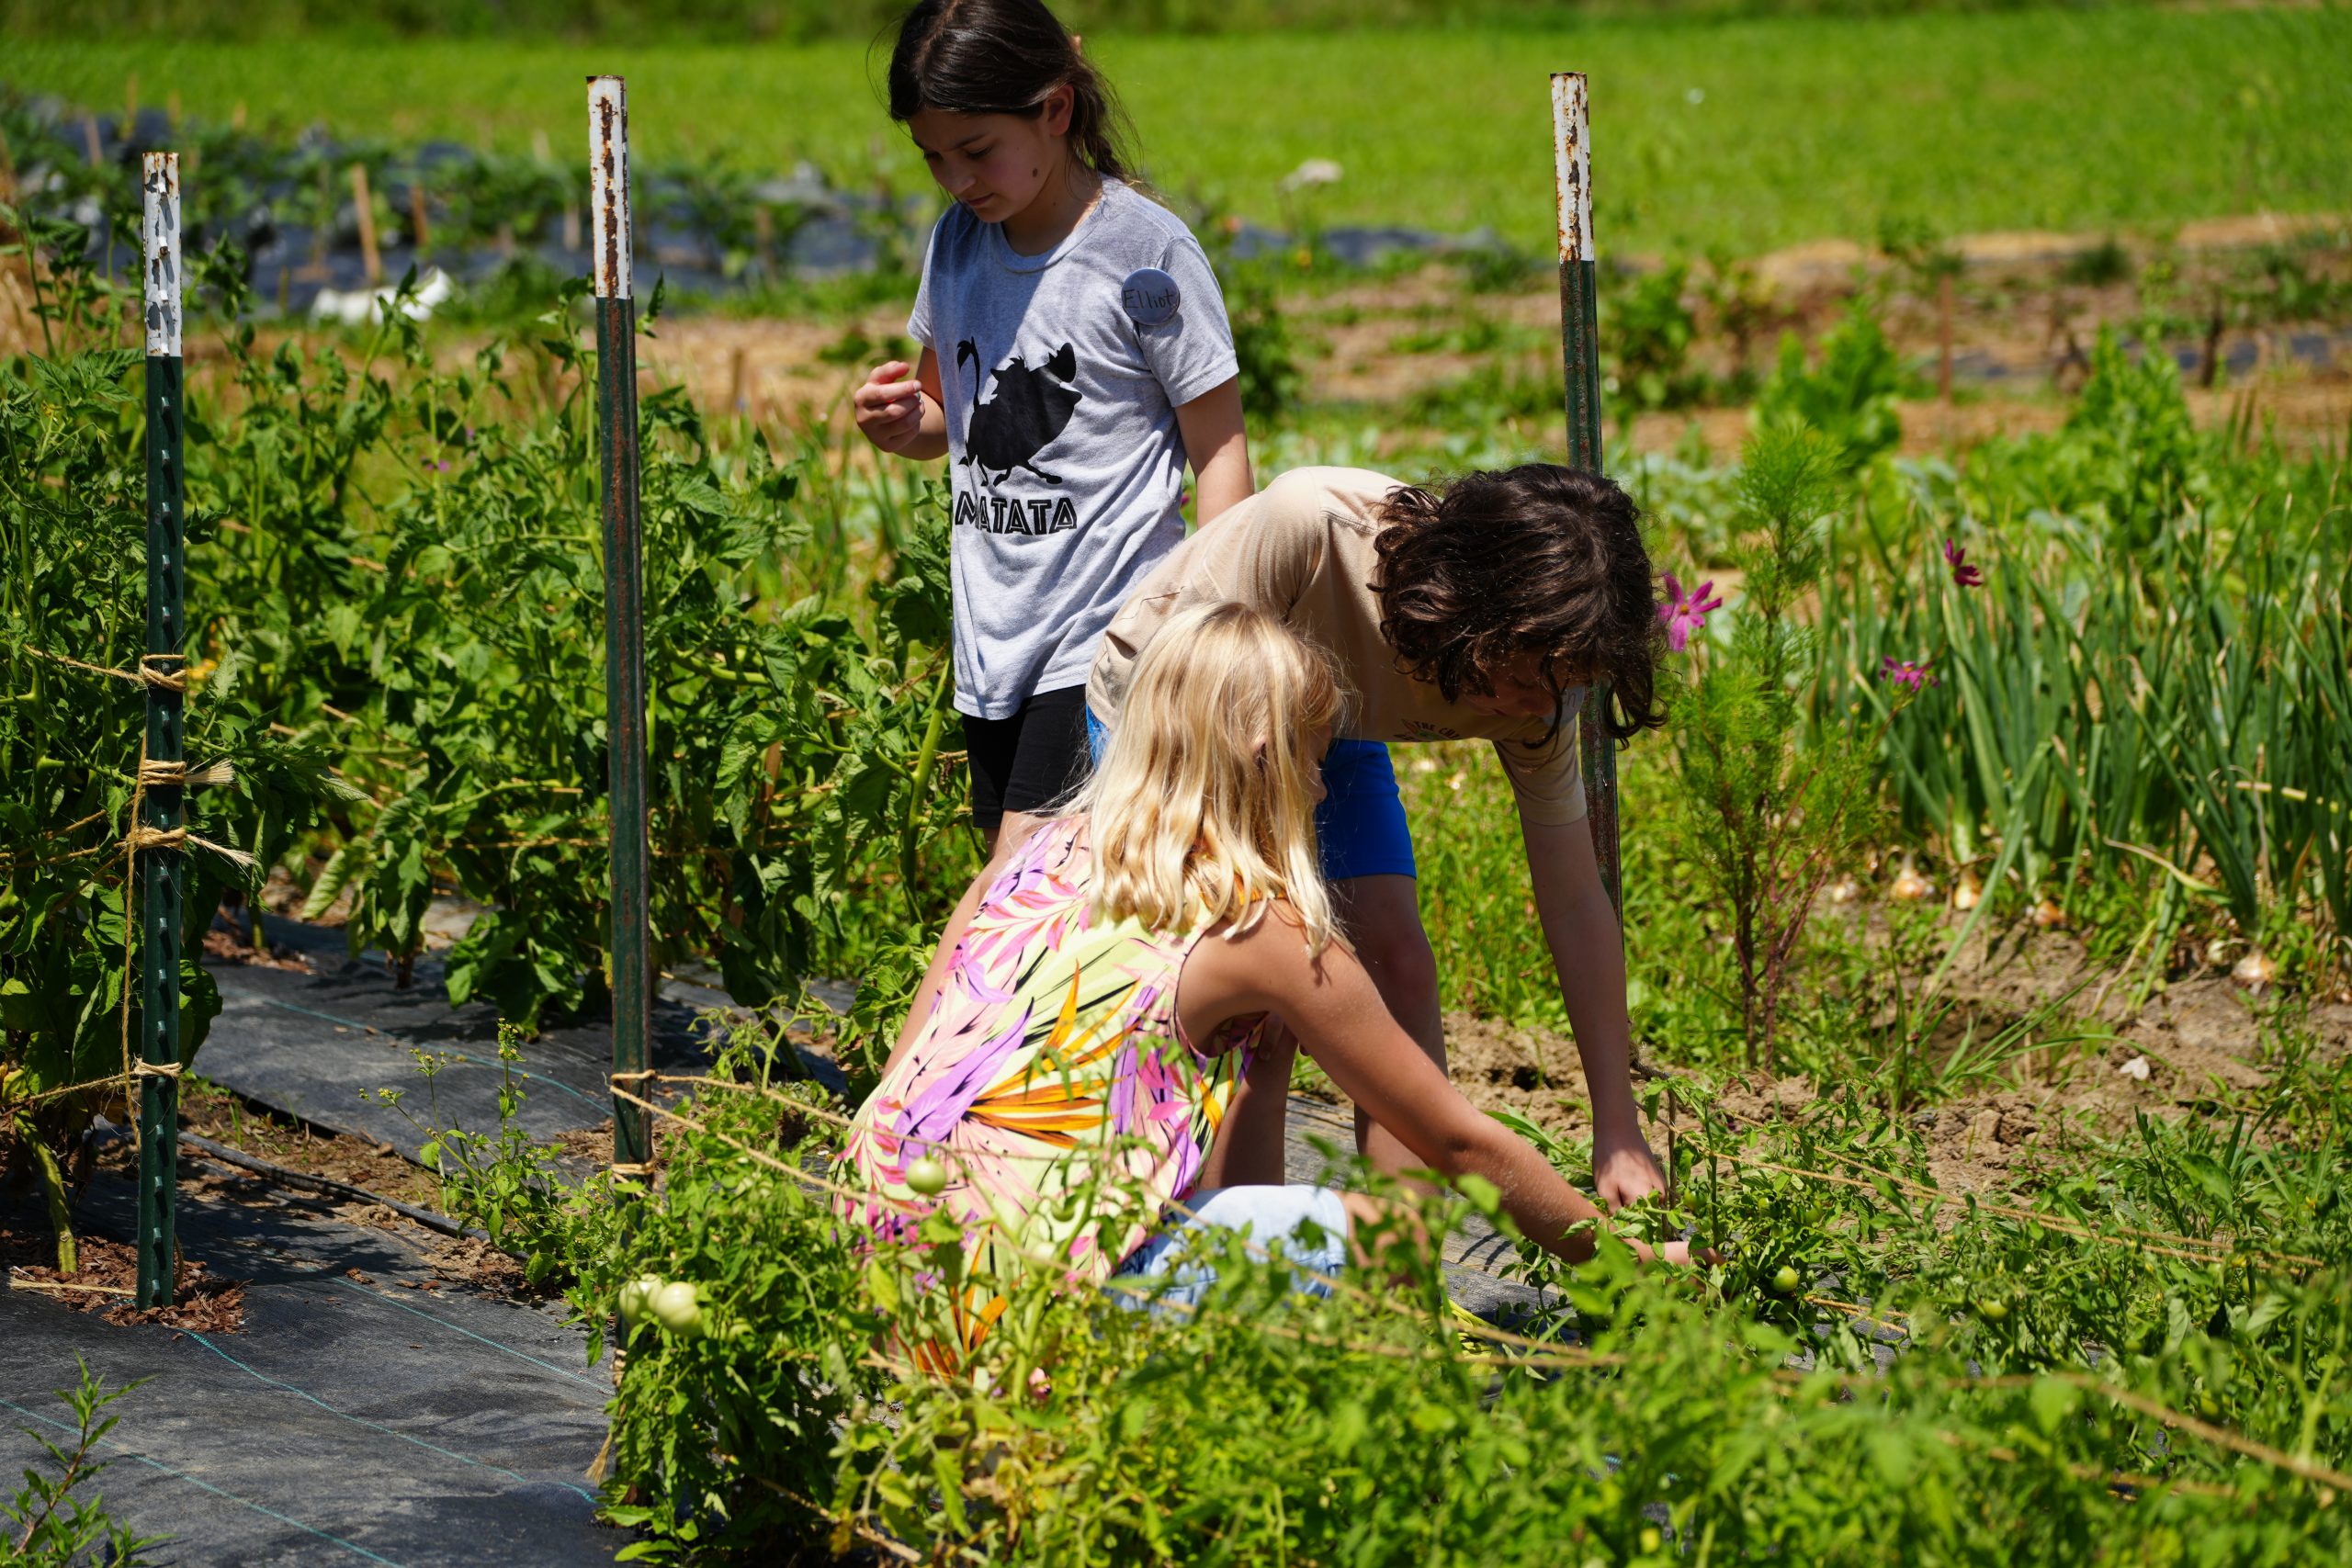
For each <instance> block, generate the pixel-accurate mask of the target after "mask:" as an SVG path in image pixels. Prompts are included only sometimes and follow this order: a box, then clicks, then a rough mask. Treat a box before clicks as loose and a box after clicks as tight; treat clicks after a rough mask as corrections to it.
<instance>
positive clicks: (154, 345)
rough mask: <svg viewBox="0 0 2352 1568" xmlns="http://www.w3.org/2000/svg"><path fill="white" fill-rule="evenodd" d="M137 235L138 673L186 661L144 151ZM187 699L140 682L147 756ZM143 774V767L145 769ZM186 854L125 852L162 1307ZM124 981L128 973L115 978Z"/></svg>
mask: <svg viewBox="0 0 2352 1568" xmlns="http://www.w3.org/2000/svg"><path fill="white" fill-rule="evenodd" d="M140 183H141V187H142V189H143V192H144V201H143V203H142V205H141V223H140V237H141V246H140V249H141V268H142V271H143V274H144V278H143V282H142V286H141V293H142V297H143V298H142V310H143V313H144V315H145V317H146V329H147V658H146V659H145V660H142V661H141V668H142V669H143V670H147V671H155V672H158V673H165V672H176V671H178V670H179V669H180V668H181V667H182V664H183V660H182V658H181V654H182V650H183V649H184V647H185V643H184V637H185V625H184V623H185V621H186V619H187V616H186V610H187V604H186V603H185V594H186V589H187V578H186V572H185V570H184V566H185V563H184V561H183V560H182V558H181V547H182V543H183V541H182V537H181V515H182V507H183V502H182V497H183V491H184V488H185V481H184V479H183V469H184V468H185V465H186V459H187V451H186V447H185V443H184V439H183V437H184V433H185V431H186V429H187V421H186V411H185V410H184V409H183V408H182V407H181V406H180V398H181V375H180V160H179V154H178V153H176V152H150V153H147V154H146V155H145V157H144V158H143V160H142V161H141V170H140ZM185 702H186V696H185V694H183V693H182V692H181V691H180V690H179V689H178V686H177V682H173V683H172V684H170V685H165V684H163V683H161V682H154V681H150V682H147V748H146V751H145V753H144V757H145V760H146V761H151V762H165V763H177V762H180V761H185V759H186V753H185V752H184V751H183V750H182V749H181V748H182V744H183V736H182V731H181V716H182V712H181V710H182V707H183V705H184V704H185ZM142 771H143V770H142ZM185 793H186V791H185V789H184V787H183V786H182V785H180V784H146V785H144V787H142V788H141V791H140V792H139V825H140V826H141V827H142V828H147V829H153V830H154V831H156V832H170V831H172V830H173V829H176V828H178V827H179V826H180V810H181V797H182V795H184V794H185ZM186 860H187V856H186V853H185V852H183V851H181V850H179V849H177V848H172V849H148V850H146V851H144V852H141V853H138V854H136V855H134V856H133V859H132V863H133V864H134V865H136V866H137V867H138V869H139V873H140V878H141V888H140V893H141V908H140V919H139V931H140V942H139V944H138V954H139V958H138V964H139V1023H138V1040H137V1042H136V1045H137V1054H138V1056H139V1059H140V1060H141V1062H143V1063H145V1064H147V1065H148V1066H155V1067H161V1068H163V1069H164V1072H162V1073H152V1074H151V1073H142V1074H141V1075H140V1076H139V1080H138V1082H139V1109H138V1111H137V1112H136V1114H137V1115H138V1117H139V1284H138V1295H137V1297H136V1298H135V1300H136V1303H137V1304H138V1305H140V1306H141V1307H153V1306H169V1305H170V1304H171V1301H172V1287H173V1283H174V1278H173V1277H174V1275H175V1272H176V1271H177V1270H176V1263H177V1259H178V1256H179V1235H178V1224H177V1223H176V1212H177V1209H178V1206H179V1125H180V1117H179V1079H178V1078H177V1077H174V1076H172V1075H173V1074H175V1073H176V1072H177V1070H178V1068H179V1061H180V909H181V899H182V896H183V892H184V888H183V882H184V879H185V876H186V874H187V866H186ZM123 984H124V985H125V986H129V985H130V976H128V975H126V976H123Z"/></svg>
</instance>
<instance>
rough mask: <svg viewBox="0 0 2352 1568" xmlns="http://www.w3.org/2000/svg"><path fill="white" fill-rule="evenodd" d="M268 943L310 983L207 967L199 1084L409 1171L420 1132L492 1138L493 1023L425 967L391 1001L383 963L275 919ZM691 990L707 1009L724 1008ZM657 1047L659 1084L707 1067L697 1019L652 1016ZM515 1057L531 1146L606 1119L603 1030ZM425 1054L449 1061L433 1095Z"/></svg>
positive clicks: (549, 1033)
mask: <svg viewBox="0 0 2352 1568" xmlns="http://www.w3.org/2000/svg"><path fill="white" fill-rule="evenodd" d="M269 935H270V938H271V940H272V941H273V942H287V943H288V944H290V945H294V946H298V947H300V948H301V949H302V950H303V951H304V953H306V954H307V955H308V956H309V958H310V962H311V971H312V972H311V974H308V975H304V974H301V973H299V972H297V971H294V970H288V969H273V968H266V967H262V966H258V965H239V964H211V965H209V968H210V970H211V973H212V977H213V980H214V982H215V983H216V984H217V985H219V987H220V1017H219V1018H217V1019H215V1020H213V1021H212V1030H211V1032H210V1033H209V1035H207V1036H206V1038H205V1042H204V1045H203V1048H202V1049H201V1050H199V1051H198V1053H197V1058H196V1066H195V1071H196V1072H197V1073H198V1075H199V1076H200V1077H206V1078H209V1079H210V1080H211V1081H212V1082H214V1083H217V1084H219V1085H220V1087H222V1088H223V1089H230V1090H232V1091H233V1092H235V1093H238V1094H242V1095H244V1096H246V1097H248V1098H249V1099H253V1100H259V1101H261V1102H262V1103H263V1104H265V1105H267V1106H270V1107H272V1108H273V1109H276V1110H278V1111H285V1112H287V1113H288V1115H292V1116H299V1117H300V1118H302V1119H303V1120H304V1121H306V1122H314V1123H316V1124H317V1125H319V1126H322V1127H330V1128H333V1129H334V1131H336V1132H338V1133H348V1134H352V1135H354V1136H356V1137H362V1138H367V1139H369V1140H371V1141H372V1142H375V1143H379V1144H390V1145H392V1146H393V1147H394V1148H396V1149H398V1150H399V1151H400V1152H401V1154H403V1155H405V1156H408V1157H409V1158H411V1159H415V1158H417V1157H418V1151H419V1150H420V1149H421V1148H422V1147H423V1145H424V1141H425V1139H426V1137H427V1136H428V1135H429V1134H428V1133H427V1132H426V1131H425V1129H446V1128H449V1127H461V1128H463V1129H465V1130H466V1131H467V1132H469V1133H481V1134H495V1133H496V1132H497V1131H498V1091H499V1088H500V1085H501V1084H502V1082H503V1067H502V1066H501V1064H500V1062H499V1059H498V1015H497V1012H496V1010H494V1009H492V1008H491V1007H489V1006H488V1005H486V1004H484V1003H481V1002H474V1003H469V1005H467V1006H465V1007H461V1008H453V1007H451V1006H450V1005H449V1002H448V998H447V993H446V992H445V991H444V989H443V987H442V984H441V978H440V974H439V970H438V966H437V965H435V964H430V963H427V964H419V965H418V966H417V972H416V976H415V978H414V979H413V982H412V983H411V984H410V985H409V986H408V987H405V988H401V987H396V986H394V985H393V983H392V981H391V978H390V976H388V975H387V974H386V973H385V971H384V967H383V965H382V964H380V963H371V962H367V961H364V960H355V959H353V958H351V957H349V956H348V953H347V950H346V949H345V946H344V940H343V935H342V933H341V932H339V931H325V930H322V928H318V927H303V926H300V925H297V924H295V923H294V922H292V921H288V920H282V919H272V920H271V921H270V922H269ZM693 989H694V994H695V996H696V998H697V999H698V1000H701V1001H703V1002H704V1003H705V1005H707V1004H708V1003H715V1002H723V1001H724V1000H725V998H724V997H723V996H720V995H718V993H712V992H703V991H701V990H700V988H699V987H695V988H693ZM652 1044H653V1065H654V1066H656V1067H658V1068H661V1069H662V1070H664V1071H679V1072H699V1071H701V1070H702V1068H703V1066H704V1064H705V1063H706V1062H707V1055H706V1053H705V1051H704V1048H703V1046H702V1045H701V1043H699V1040H698V1038H697V1033H696V1029H695V1014H694V1009H693V1008H690V1007H688V1006H686V1005H684V1004H683V1003H681V1002H679V1001H676V1000H672V999H667V998H665V999H663V1000H662V1001H661V1002H658V1003H657V1004H656V1005H655V1008H654V1018H653V1043H652ZM520 1050H521V1053H522V1060H521V1062H520V1063H519V1064H518V1065H517V1066H516V1069H515V1087H516V1088H517V1089H520V1090H521V1091H522V1093H523V1096H524V1100H523V1109H522V1112H521V1114H520V1116H519V1117H518V1119H517V1120H518V1122H519V1123H520V1125H521V1127H522V1128H523V1130H524V1131H525V1132H526V1133H527V1134H530V1135H531V1136H532V1137H533V1138H534V1139H536V1140H538V1141H540V1142H546V1141H548V1140H549V1139H551V1138H553V1137H555V1136H556V1135H557V1134H562V1133H570V1132H578V1131H581V1130H583V1129H586V1128H592V1127H595V1126H598V1125H600V1124H602V1123H603V1122H606V1121H608V1120H610V1119H611V1116H612V1113H613V1107H612V1094H611V1089H610V1088H609V1086H608V1084H607V1082H606V1075H608V1074H609V1073H610V1072H611V1071H612V1066H613V1038H612V1028H611V1024H610V1022H609V1021H608V1020H606V1019H604V1018H601V1017H600V1018H596V1019H593V1020H586V1021H581V1022H578V1023H575V1024H571V1025H568V1026H560V1027H549V1028H548V1029H547V1030H546V1031H545V1032H542V1033H541V1034H540V1035H539V1037H538V1038H537V1039H536V1040H527V1041H525V1042H523V1043H522V1044H521V1046H520ZM418 1051H425V1052H428V1053H431V1054H432V1055H434V1056H435V1057H436V1058H446V1059H445V1060H444V1061H443V1063H442V1066H440V1068H439V1069H438V1071H437V1072H436V1073H435V1075H434V1077H433V1078H432V1081H431V1082H430V1084H429V1085H428V1083H427V1082H426V1079H425V1077H424V1074H423V1073H422V1072H421V1071H419V1069H418V1066H417V1062H416V1057H415V1053H416V1052H418ZM377 1089H398V1090H400V1091H401V1095H402V1102H401V1105H400V1106H399V1107H393V1106H390V1105H387V1104H385V1103H384V1102H383V1101H382V1100H380V1099H379V1098H377V1096H376V1095H375V1094H374V1093H373V1092H372V1091H374V1090H377ZM412 1119H413V1120H412Z"/></svg>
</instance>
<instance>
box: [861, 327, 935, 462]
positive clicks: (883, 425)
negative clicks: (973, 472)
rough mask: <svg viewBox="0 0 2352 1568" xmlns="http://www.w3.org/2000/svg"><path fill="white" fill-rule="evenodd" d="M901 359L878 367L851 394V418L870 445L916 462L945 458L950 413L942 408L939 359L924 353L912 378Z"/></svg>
mask: <svg viewBox="0 0 2352 1568" xmlns="http://www.w3.org/2000/svg"><path fill="white" fill-rule="evenodd" d="M908 369H909V367H908V365H907V362H906V361H905V360H903V359H893V360H891V361H890V362H889V363H888V364H887V365H877V366H876V367H874V368H873V370H872V371H870V372H869V373H868V374H867V376H866V378H865V381H864V382H863V383H862V384H860V385H859V387H858V388H857V389H856V390H855V391H854V392H852V393H851V394H850V399H849V403H850V413H851V416H852V417H853V418H854V419H855V420H856V421H857V428H858V431H859V433H860V434H863V435H864V436H865V438H866V439H867V440H868V441H871V442H872V443H874V445H875V446H877V447H879V448H880V449H881V450H883V451H885V452H890V453H894V454H896V455H897V456H899V457H909V458H912V459H913V460H915V461H917V462H929V461H930V460H932V459H933V458H934V457H945V456H947V411H946V410H945V409H944V408H943V407H942V406H941V404H940V393H939V355H936V354H934V353H933V352H932V351H931V350H930V349H927V348H926V349H924V350H923V351H922V363H921V364H920V365H917V366H915V367H913V375H912V376H911V377H910V376H909V374H908Z"/></svg>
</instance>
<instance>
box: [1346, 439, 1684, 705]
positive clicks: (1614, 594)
mask: <svg viewBox="0 0 2352 1568" xmlns="http://www.w3.org/2000/svg"><path fill="white" fill-rule="evenodd" d="M1381 522H1382V527H1381V530H1380V532H1379V534H1378V536H1376V537H1375V539H1374V545H1375V547H1377V548H1378V550H1379V552H1380V569H1379V572H1378V574H1377V575H1376V576H1375V577H1374V581H1372V582H1371V584H1370V585H1369V586H1370V587H1371V588H1372V590H1373V592H1374V593H1376V594H1378V595H1379V596H1380V634H1381V636H1382V637H1385V638H1386V639H1387V640H1388V644H1389V646H1390V647H1391V648H1394V649H1396V650H1397V668H1399V669H1400V670H1402V671H1405V672H1406V673H1407V674H1408V675H1411V676H1414V677H1416V678H1417V679H1419V680H1424V681H1433V682H1436V683H1437V687H1438V690H1440V691H1441V692H1443V693H1444V694H1445V697H1446V700H1447V701H1448V702H1454V701H1458V700H1459V699H1460V698H1461V696H1462V694H1463V693H1464V691H1470V692H1476V693H1478V694H1490V693H1492V692H1493V690H1494V678H1495V675H1496V673H1497V672H1498V671H1501V670H1503V669H1504V668H1505V667H1506V666H1508V665H1509V664H1510V663H1511V662H1512V661H1514V660H1518V659H1521V658H1522V657H1524V656H1526V655H1528V654H1531V653H1532V654H1534V655H1536V656H1537V658H1538V659H1539V660H1540V663H1539V666H1538V668H1539V669H1540V670H1541V671H1542V675H1543V679H1544V682H1546V683H1547V684H1548V685H1550V687H1551V688H1552V693H1553V695H1554V697H1555V700H1556V701H1557V702H1558V703H1559V704H1560V705H1561V706H1560V711H1562V712H1565V710H1566V698H1567V693H1568V690H1569V688H1570V687H1572V686H1575V685H1577V684H1584V683H1593V684H1598V683H1599V682H1608V687H1609V701H1608V707H1607V709H1606V711H1605V712H1603V713H1602V714H1601V715H1600V717H1601V721H1602V723H1603V724H1604V725H1605V726H1606V728H1607V729H1608V732H1609V734H1610V736H1611V738H1612V739H1615V740H1617V741H1618V742H1619V743H1620V744H1623V743H1624V742H1626V741H1628V740H1630V739H1633V738H1634V736H1635V735H1638V734H1640V733H1641V732H1642V731H1643V730H1645V729H1652V728H1657V726H1659V725H1661V724H1663V723H1665V722H1666V715H1665V712H1664V710H1663V708H1662V706H1661V705H1660V704H1659V702H1658V700H1657V660H1658V656H1659V653H1660V651H1661V649H1662V648H1663V645H1664V643H1665V632H1664V628H1663V627H1662V626H1660V624H1659V622H1658V616H1657V598H1656V592H1655V590H1654V588H1653V586H1652V579H1651V572H1650V558H1649V552H1648V550H1646V549H1645V548H1644V547H1643V545H1642V533H1641V512H1640V509H1639V508H1637V507H1635V506H1634V498H1633V497H1631V496H1629V495H1627V494H1626V493H1625V492H1624V491H1623V490H1621V489H1619V488H1618V487H1617V486H1616V485H1615V484H1613V483H1611V481H1610V480H1608V479H1603V478H1602V477H1600V475H1598V474H1589V473H1584V472H1582V471H1580V470H1578V469H1575V468H1560V467H1558V466H1557V465H1555V464H1551V463H1522V464H1521V465H1520V466H1519V467H1517V468H1500V469H1495V470H1491V471H1479V472H1475V473H1467V474H1463V475H1461V476H1459V477H1457V478H1455V479H1452V480H1450V481H1448V482H1447V483H1445V484H1443V485H1442V486H1441V487H1440V488H1438V489H1437V490H1434V491H1431V490H1424V489H1421V488H1419V486H1414V485H1400V486H1398V487H1397V489H1396V490H1394V491H1390V492H1389V493H1388V497H1387V499H1386V501H1385V502H1384V503H1383V505H1382V507H1381Z"/></svg>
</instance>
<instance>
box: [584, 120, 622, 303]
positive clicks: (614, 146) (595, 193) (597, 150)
mask: <svg viewBox="0 0 2352 1568" xmlns="http://www.w3.org/2000/svg"><path fill="white" fill-rule="evenodd" d="M588 185H589V190H588V212H589V230H590V232H589V241H588V249H589V254H591V255H592V256H593V257H594V260H595V267H596V298H597V299H628V297H629V292H630V289H629V272H630V267H629V254H628V237H629V222H628V84H627V83H626V82H625V81H624V80H623V79H622V78H620V77H618V76H591V77H589V78H588Z"/></svg>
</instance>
